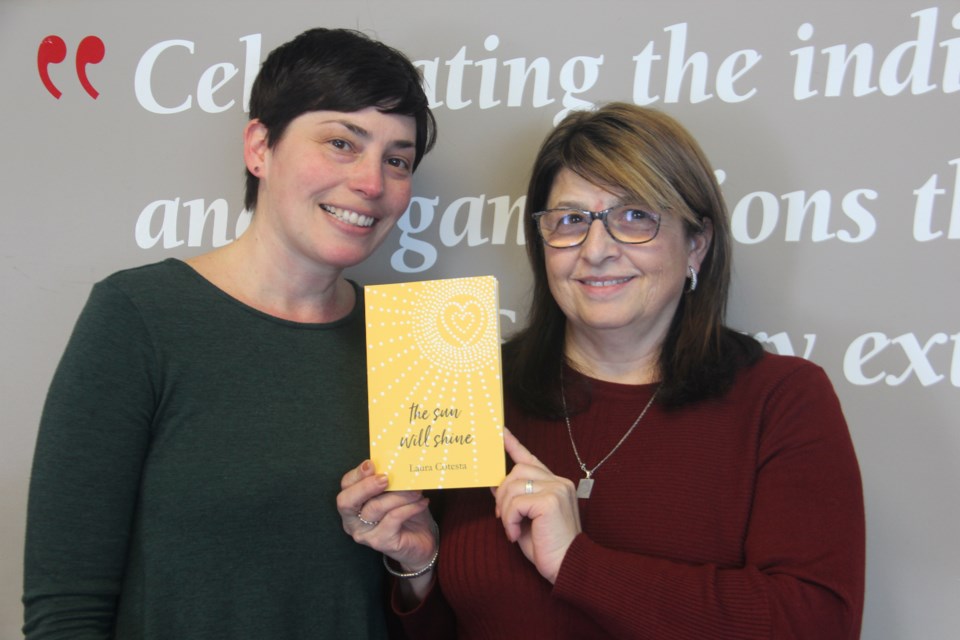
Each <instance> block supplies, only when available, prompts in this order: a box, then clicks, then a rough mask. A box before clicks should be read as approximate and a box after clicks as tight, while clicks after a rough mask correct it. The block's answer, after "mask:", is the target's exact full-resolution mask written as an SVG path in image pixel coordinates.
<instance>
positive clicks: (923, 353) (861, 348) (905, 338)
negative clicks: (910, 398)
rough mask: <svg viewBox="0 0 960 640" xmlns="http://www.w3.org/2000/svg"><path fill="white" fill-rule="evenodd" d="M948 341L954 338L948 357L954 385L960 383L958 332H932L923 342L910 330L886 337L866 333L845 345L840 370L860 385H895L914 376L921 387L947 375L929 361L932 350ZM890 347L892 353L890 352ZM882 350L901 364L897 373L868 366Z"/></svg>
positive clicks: (882, 352) (934, 382) (852, 381)
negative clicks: (948, 333)
mask: <svg viewBox="0 0 960 640" xmlns="http://www.w3.org/2000/svg"><path fill="white" fill-rule="evenodd" d="M950 342H953V347H952V350H953V353H952V356H951V358H950V378H949V380H950V384H951V385H953V386H954V387H960V333H955V334H953V335H947V334H946V333H935V334H934V335H932V336H930V338H928V339H927V340H926V341H925V342H922V343H921V339H920V338H918V337H917V336H915V335H914V334H912V333H905V334H903V335H900V336H896V337H895V338H888V337H887V336H886V334H884V333H881V332H878V331H874V332H870V333H865V334H863V335H862V336H859V337H858V338H857V339H856V340H854V341H853V342H852V343H851V344H850V346H849V347H848V348H847V352H846V354H845V355H844V357H843V373H844V375H845V376H846V378H847V380H848V381H849V382H850V383H851V384H855V385H860V386H866V385H874V384H886V385H889V386H898V385H901V384H903V383H904V382H905V381H906V380H907V379H909V378H911V377H913V378H916V379H917V381H918V382H919V383H920V384H921V385H923V386H924V387H929V386H930V385H933V384H936V383H938V382H940V381H942V380H944V378H945V377H946V376H945V375H944V374H942V373H938V372H937V370H936V368H935V367H934V365H933V363H931V362H930V356H931V352H933V351H934V350H935V349H936V348H937V347H939V346H941V345H947V344H948V343H950ZM891 351H892V352H893V353H889V352H891ZM881 354H884V355H889V356H890V357H891V358H892V359H893V360H894V361H895V362H896V364H897V366H898V367H901V366H902V367H903V368H902V370H900V371H899V373H887V371H886V370H885V369H884V368H883V367H882V366H875V367H870V366H869V365H870V364H871V361H873V360H874V359H875V358H877V357H878V356H880V355H881Z"/></svg>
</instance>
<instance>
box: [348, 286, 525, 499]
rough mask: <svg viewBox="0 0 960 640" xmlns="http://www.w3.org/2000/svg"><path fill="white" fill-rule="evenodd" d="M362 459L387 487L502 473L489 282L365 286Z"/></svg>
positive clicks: (431, 485)
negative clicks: (366, 447) (366, 424)
mask: <svg viewBox="0 0 960 640" xmlns="http://www.w3.org/2000/svg"><path fill="white" fill-rule="evenodd" d="M364 297H365V304H366V325H367V328H366V338H367V396H368V403H369V405H368V406H369V417H370V459H371V460H372V461H373V463H374V466H375V468H376V470H377V472H378V473H386V474H387V477H388V478H389V486H388V489H387V490H388V491H397V490H405V489H453V488H463V487H490V486H496V485H498V484H500V481H501V480H503V477H504V475H505V473H506V472H505V467H506V463H505V454H504V450H503V388H502V384H501V377H500V376H501V369H500V313H499V304H498V292H497V280H496V278H494V277H493V276H478V277H470V278H449V279H442V280H425V281H421V282H408V283H401V284H388V285H372V286H366V287H364Z"/></svg>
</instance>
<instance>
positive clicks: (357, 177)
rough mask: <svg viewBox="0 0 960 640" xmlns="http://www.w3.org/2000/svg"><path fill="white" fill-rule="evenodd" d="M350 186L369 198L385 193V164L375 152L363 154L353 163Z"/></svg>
mask: <svg viewBox="0 0 960 640" xmlns="http://www.w3.org/2000/svg"><path fill="white" fill-rule="evenodd" d="M349 186H350V188H351V189H352V190H353V191H355V192H357V193H359V194H361V195H362V196H363V197H364V198H367V199H368V200H370V199H374V198H378V197H379V196H380V195H381V194H382V193H383V188H384V180H383V164H382V163H381V162H380V159H379V158H378V157H375V156H374V155H373V154H366V153H365V154H363V155H361V156H360V157H359V158H358V159H357V160H356V162H354V164H353V168H352V171H351V173H350V181H349Z"/></svg>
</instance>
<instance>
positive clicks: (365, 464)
mask: <svg viewBox="0 0 960 640" xmlns="http://www.w3.org/2000/svg"><path fill="white" fill-rule="evenodd" d="M360 471H363V472H364V473H367V472H368V471H370V461H369V460H364V461H363V464H361V465H360Z"/></svg>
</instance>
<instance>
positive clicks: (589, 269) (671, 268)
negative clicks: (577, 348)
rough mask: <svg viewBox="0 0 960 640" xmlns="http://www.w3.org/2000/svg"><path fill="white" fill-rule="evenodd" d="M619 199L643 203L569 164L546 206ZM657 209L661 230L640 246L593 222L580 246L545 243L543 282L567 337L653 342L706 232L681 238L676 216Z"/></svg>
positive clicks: (599, 206) (597, 204)
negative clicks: (591, 179)
mask: <svg viewBox="0 0 960 640" xmlns="http://www.w3.org/2000/svg"><path fill="white" fill-rule="evenodd" d="M620 204H634V205H638V206H640V207H641V208H646V209H648V210H649V207H648V206H647V205H646V203H643V202H634V201H633V199H631V198H629V197H626V196H625V195H624V194H623V193H614V192H611V191H608V190H607V189H605V188H601V187H598V186H596V185H594V184H592V183H591V182H588V181H587V180H585V179H584V178H582V177H580V176H579V175H577V174H576V173H574V172H573V171H571V170H569V169H562V170H561V171H560V172H559V173H558V174H557V176H556V178H555V179H554V181H553V186H552V188H551V190H550V195H549V198H548V200H547V208H551V209H553V208H559V207H573V208H577V209H586V210H589V211H601V210H603V209H607V208H610V207H613V206H616V205H620ZM659 213H661V216H662V218H661V224H660V231H659V233H658V234H657V236H656V237H655V238H654V239H653V240H651V241H650V242H647V243H645V244H636V245H630V244H623V243H620V242H617V241H616V240H614V239H613V238H612V237H611V236H610V234H609V233H607V231H606V229H605V228H604V226H603V223H602V222H601V221H600V220H594V221H593V223H592V224H591V225H590V231H589V233H588V234H587V238H586V240H584V241H583V244H581V245H579V246H576V247H568V248H563V249H556V248H553V247H549V246H545V247H544V259H545V261H546V274H547V281H548V283H549V286H550V291H551V293H552V294H553V297H554V299H555V300H556V301H557V304H558V305H559V306H560V308H561V309H562V310H563V313H564V315H565V316H566V318H567V336H568V339H572V340H574V341H576V340H578V339H579V338H581V337H586V338H587V339H589V340H590V341H593V342H597V341H599V342H601V343H603V342H604V341H605V340H607V339H613V338H616V339H618V340H619V339H620V338H627V339H629V340H634V341H636V342H637V344H641V343H643V344H647V345H655V346H659V345H660V344H661V343H662V342H663V338H664V336H666V333H667V331H668V329H669V327H670V322H671V319H672V318H673V314H674V311H675V310H676V308H677V304H678V303H679V301H680V296H681V295H683V290H684V286H685V281H686V277H687V269H688V267H689V266H693V267H694V268H695V269H697V270H699V268H700V262H701V260H702V259H703V255H704V254H705V253H706V250H707V248H708V246H709V233H698V234H695V235H693V236H688V235H687V233H686V231H685V228H684V224H683V222H682V220H681V219H680V218H679V217H678V216H676V215H674V214H671V213H669V212H666V213H665V212H659Z"/></svg>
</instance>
